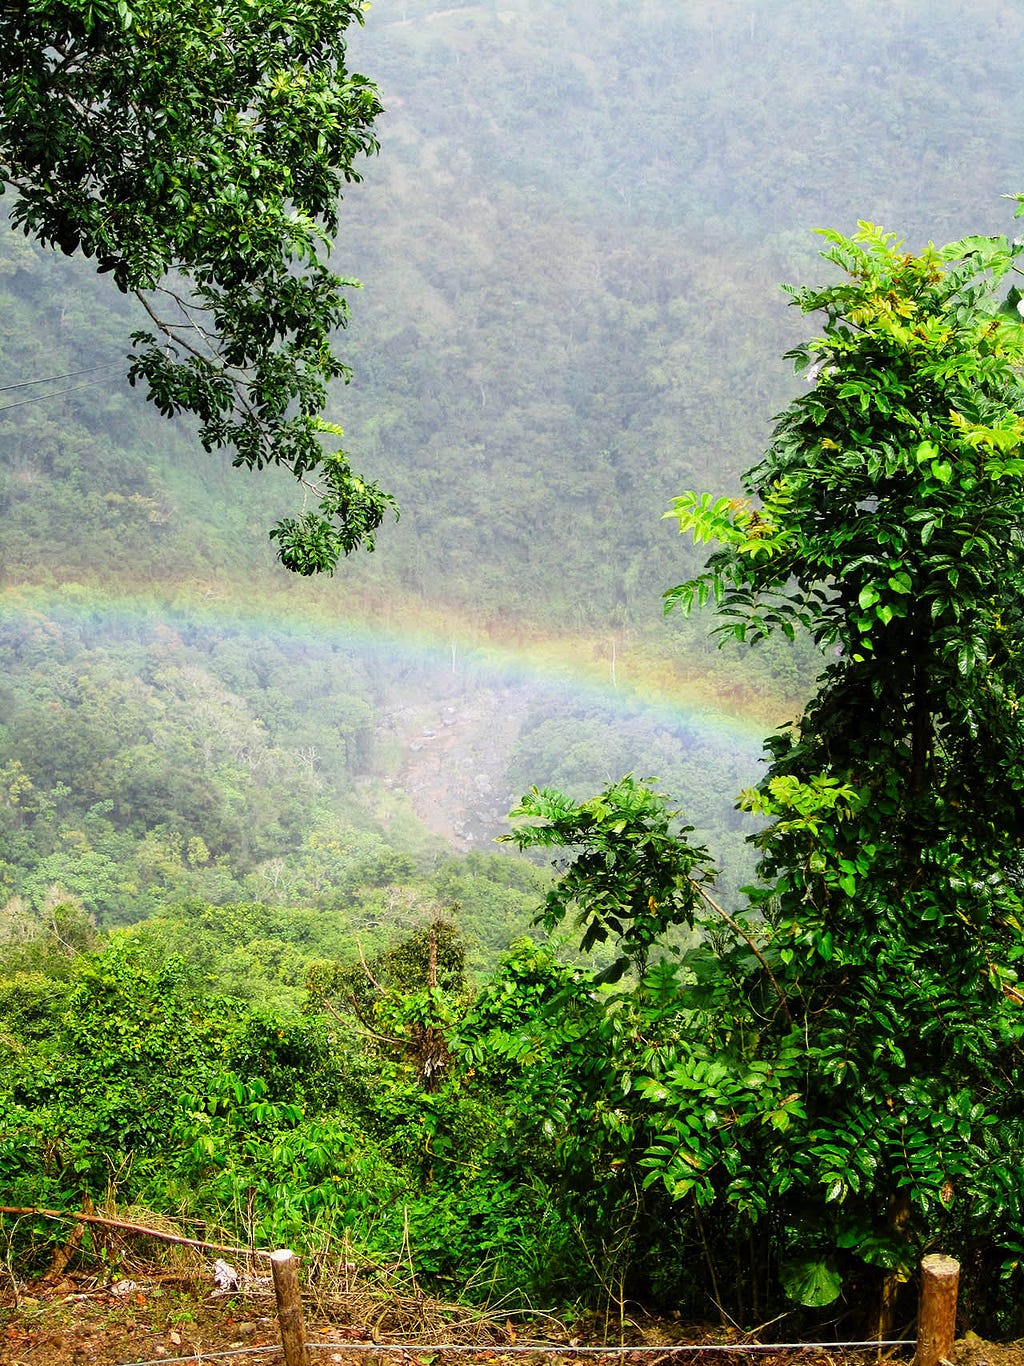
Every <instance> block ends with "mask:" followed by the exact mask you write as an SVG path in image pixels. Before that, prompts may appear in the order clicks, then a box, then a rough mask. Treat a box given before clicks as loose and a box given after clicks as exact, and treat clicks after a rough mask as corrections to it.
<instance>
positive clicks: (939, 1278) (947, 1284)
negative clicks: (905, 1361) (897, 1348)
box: [914, 1252, 960, 1366]
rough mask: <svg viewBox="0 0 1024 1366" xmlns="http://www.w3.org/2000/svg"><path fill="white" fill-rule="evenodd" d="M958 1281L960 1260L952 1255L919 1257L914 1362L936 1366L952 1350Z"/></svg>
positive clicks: (938, 1254) (920, 1365)
mask: <svg viewBox="0 0 1024 1366" xmlns="http://www.w3.org/2000/svg"><path fill="white" fill-rule="evenodd" d="M959 1284H960V1263H959V1262H957V1261H954V1260H953V1258H952V1257H944V1256H943V1255H942V1254H941V1253H938V1252H934V1253H932V1254H931V1255H930V1256H928V1257H925V1258H923V1259H922V1261H921V1298H920V1300H919V1302H918V1310H917V1351H916V1352H915V1353H914V1366H938V1363H939V1362H940V1361H942V1360H946V1359H948V1357H949V1354H950V1352H951V1351H952V1350H953V1340H954V1338H955V1337H956V1294H957V1289H958V1287H959Z"/></svg>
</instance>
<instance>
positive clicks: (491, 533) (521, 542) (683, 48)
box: [339, 0, 1024, 623]
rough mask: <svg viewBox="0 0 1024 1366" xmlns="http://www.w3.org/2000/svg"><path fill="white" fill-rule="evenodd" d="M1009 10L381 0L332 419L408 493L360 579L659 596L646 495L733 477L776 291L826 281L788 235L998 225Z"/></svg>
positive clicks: (496, 596) (590, 612) (770, 373)
mask: <svg viewBox="0 0 1024 1366" xmlns="http://www.w3.org/2000/svg"><path fill="white" fill-rule="evenodd" d="M1021 26H1022V16H1021V14H1020V12H1019V11H1018V10H1016V9H1015V8H1014V7H1012V6H1008V5H1003V4H991V5H990V4H982V5H980V6H978V7H974V8H972V10H971V12H970V14H969V15H965V14H964V12H963V10H962V8H961V7H958V6H952V5H945V4H939V5H925V4H914V3H907V4H902V5H887V4H883V3H862V4H841V5H832V6H826V7H822V6H820V5H814V4H811V3H804V2H802V0H800V2H795V0H789V2H788V3H784V4H778V3H761V4H754V3H742V4H741V3H729V4H719V5H708V4H705V3H696V2H695V3H675V2H673V3H666V2H665V0H642V3H639V4H637V5H632V6H630V7H629V8H628V10H623V8H622V7H621V6H618V5H614V4H611V3H602V2H601V0H597V2H596V3H593V4H585V5H584V4H575V5H574V4H565V3H560V2H558V0H519V3H516V0H509V3H504V0H501V2H500V3H499V2H498V0H495V3H490V4H465V5H454V6H449V5H440V4H437V5H435V4H430V3H422V0H413V2H412V3H409V4H405V3H401V2H400V0H378V3H376V4H375V5H374V6H373V8H372V10H371V11H370V13H369V16H368V20H367V25H366V29H365V31H364V32H362V33H361V34H360V35H358V37H357V39H356V51H357V56H358V59H359V61H360V62H361V63H362V64H363V65H364V66H365V67H366V68H368V69H372V70H374V71H375V73H376V74H377V76H378V79H379V80H380V81H381V83H382V86H383V90H384V95H385V104H386V106H387V107H388V113H387V114H386V116H385V118H384V120H383V121H382V143H383V149H382V153H381V156H380V158H379V164H377V165H374V166H372V167H370V169H369V174H368V176H367V180H366V183H365V185H364V186H362V187H360V188H358V189H357V190H355V191H353V192H352V193H351V194H350V196H349V199H348V203H347V207H346V217H345V245H344V251H343V259H344V260H345V262H346V266H348V265H349V264H352V265H354V267H355V270H356V273H357V274H358V275H359V276H360V278H362V279H363V280H364V281H365V283H366V290H365V293H364V295H363V296H361V297H359V298H358V299H357V300H356V302H355V307H354V318H353V325H352V343H353V349H352V353H351V354H352V360H353V364H354V366H355V369H356V375H357V382H356V384H355V385H354V387H353V389H352V390H351V392H350V393H347V394H345V395H343V396H341V399H340V401H339V414H341V413H344V414H345V422H346V425H347V427H348V431H349V436H350V438H351V442H352V446H353V448H355V449H358V450H359V451H360V452H361V453H365V458H366V459H367V460H369V461H370V462H371V466H372V469H373V472H374V474H376V475H379V477H380V478H381V479H382V480H383V481H384V482H385V483H386V484H388V485H389V486H393V487H394V488H395V489H396V491H397V492H398V494H399V495H400V499H401V502H402V505H403V508H404V510H405V514H404V520H403V523H402V524H401V525H400V527H399V528H397V529H396V530H395V531H394V532H393V533H391V534H389V535H388V536H386V538H385V542H384V546H385V552H386V553H385V554H384V555H382V556H381V557H380V559H379V561H378V562H377V563H375V564H373V565H372V566H370V567H369V570H370V572H372V573H373V574H374V575H375V576H376V575H379V576H381V580H382V581H385V582H388V583H392V584H394V585H395V586H396V587H398V588H400V589H401V588H407V589H413V590H415V591H426V592H427V593H428V594H430V595H431V596H432V597H442V598H445V599H446V600H449V601H451V600H455V601H457V602H459V603H460V605H464V606H465V607H466V608H467V609H469V610H476V611H478V612H481V613H482V614H483V615H484V616H485V617H486V616H499V615H501V614H504V613H507V612H510V611H511V612H515V613H517V614H525V615H527V616H529V617H535V616H537V615H539V614H543V615H546V616H549V617H554V618H555V619H557V620H559V621H561V622H563V623H564V622H571V621H575V620H581V621H586V622H602V623H603V622H607V621H609V620H612V621H615V620H622V619H623V618H625V619H628V620H630V621H631V622H634V623H635V622H636V621H638V620H647V619H648V618H652V619H653V618H654V617H656V615H657V596H658V593H659V592H660V591H661V589H662V587H663V586H664V585H665V584H666V583H668V582H674V581H675V577H674V576H677V575H678V574H679V567H680V563H681V561H682V560H683V558H684V556H685V554H686V552H685V550H684V548H683V547H682V545H681V544H680V543H679V542H678V541H676V540H674V539H673V538H672V537H671V536H668V535H666V528H665V527H664V526H662V525H660V523H659V521H658V516H659V514H660V512H661V511H662V510H663V508H664V506H665V504H666V503H667V500H668V499H669V498H670V497H671V496H673V495H674V494H675V493H677V492H679V491H680V490H681V489H683V488H688V487H693V486H710V487H721V488H723V489H726V490H727V489H728V488H730V487H731V486H732V484H733V482H734V480H735V478H736V476H737V473H738V471H739V470H740V469H742V468H743V467H744V466H745V465H746V463H747V462H748V460H749V459H750V458H752V457H753V456H754V455H755V454H756V452H757V451H758V450H759V449H760V447H761V446H762V444H763V442H764V439H765V435H766V432H767V429H768V422H769V419H770V417H771V415H772V414H773V413H774V412H775V411H777V410H778V409H779V408H780V407H781V406H782V404H783V403H784V401H785V400H786V398H787V397H788V395H789V394H791V393H792V392H793V388H794V380H793V377H792V375H791V372H790V370H789V367H788V365H787V363H786V362H784V361H783V360H782V358H781V357H782V353H783V352H784V351H785V349H786V348H787V346H788V345H790V344H791V343H792V341H793V340H794V338H795V337H796V336H797V335H798V329H799V327H800V324H799V321H798V320H797V319H795V318H793V317H790V316H789V315H788V314H787V312H786V307H785V300H784V297H783V295H782V294H781V293H780V291H779V288H778V286H779V284H780V282H783V281H787V280H790V281H795V280H799V279H801V278H806V277H807V276H808V274H811V275H819V274H820V272H821V267H820V266H819V265H818V264H817V263H816V262H815V260H814V252H815V249H816V244H815V241H814V239H813V237H812V234H811V229H812V228H814V227H818V226H832V225H835V226H838V227H840V228H843V229H845V228H848V227H851V226H852V225H853V223H854V222H855V220H856V219H858V218H870V219H873V220H874V221H876V222H882V223H884V224H885V225H886V226H888V227H892V228H895V229H897V230H899V231H901V232H905V233H906V234H907V235H908V237H909V238H910V239H911V240H912V241H913V242H921V241H923V240H926V239H927V238H928V237H933V238H934V239H935V240H937V241H939V240H946V239H947V238H949V237H955V236H957V235H959V234H962V233H965V232H969V231H984V230H989V229H991V230H1004V229H1005V228H1006V227H1007V225H1008V223H1009V222H1010V213H1009V206H1007V205H1004V204H1001V203H1000V202H999V200H998V196H999V194H1001V193H1003V192H1007V191H1012V190H1014V189H1015V188H1017V186H1018V180H1019V176H1020V169H1019V168H1020V167H1021V165H1022V164H1024V157H1022V153H1024V145H1022V137H1021V133H1020V129H1021V126H1022V124H1021V116H1022V114H1024V108H1022V92H1021V86H1020V82H1019V80H1018V78H1017V75H1016V72H1015V70H1014V69H1013V57H1012V55H1011V54H1013V53H1014V52H1015V51H1016V50H1017V47H1018V43H1019V40H1020V38H1021ZM412 452H415V453H416V456H415V458H410V453H412Z"/></svg>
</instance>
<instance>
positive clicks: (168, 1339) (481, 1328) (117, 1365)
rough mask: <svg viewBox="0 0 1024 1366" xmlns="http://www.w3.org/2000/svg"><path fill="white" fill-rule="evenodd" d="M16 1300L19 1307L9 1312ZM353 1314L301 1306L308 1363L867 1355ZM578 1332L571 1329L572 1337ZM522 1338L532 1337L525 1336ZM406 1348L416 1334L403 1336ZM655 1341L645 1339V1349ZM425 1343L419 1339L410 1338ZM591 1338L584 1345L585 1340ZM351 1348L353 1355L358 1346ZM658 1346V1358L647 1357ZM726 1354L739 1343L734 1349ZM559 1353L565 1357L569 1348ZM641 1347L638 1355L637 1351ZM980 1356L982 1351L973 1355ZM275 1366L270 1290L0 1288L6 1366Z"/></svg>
mask: <svg viewBox="0 0 1024 1366" xmlns="http://www.w3.org/2000/svg"><path fill="white" fill-rule="evenodd" d="M15 1298H16V1303H15ZM350 1317H351V1315H344V1314H339V1313H337V1311H335V1313H317V1310H315V1309H311V1307H310V1306H309V1305H307V1306H306V1337H307V1343H309V1346H310V1361H311V1363H313V1366H321V1363H324V1366H326V1363H344V1366H475V1363H481V1366H538V1363H541V1362H543V1363H545V1366H669V1363H670V1362H673V1361H674V1362H685V1363H687V1366H722V1362H724V1361H726V1362H729V1363H735V1366H739V1363H740V1362H747V1363H751V1366H752V1363H755V1362H756V1363H758V1366H855V1363H856V1366H864V1363H867V1362H868V1361H870V1362H872V1363H874V1359H875V1358H874V1355H872V1354H868V1355H867V1356H863V1355H862V1356H860V1358H856V1356H842V1355H841V1354H831V1352H829V1354H823V1352H821V1351H818V1350H804V1351H801V1352H786V1354H774V1352H759V1354H756V1355H755V1354H751V1355H745V1354H736V1355H729V1356H728V1358H722V1356H721V1355H720V1354H715V1352H709V1354H707V1355H703V1354H691V1352H688V1354H687V1355H685V1356H681V1355H674V1354H673V1352H672V1350H670V1347H672V1344H679V1343H681V1341H685V1343H688V1344H691V1346H698V1344H700V1343H702V1341H703V1343H709V1344H710V1333H707V1330H703V1329H702V1328H700V1326H698V1325H694V1326H691V1328H685V1326H683V1325H677V1324H661V1325H647V1326H646V1328H644V1329H643V1330H636V1332H635V1333H631V1337H632V1339H634V1343H635V1346H634V1348H629V1350H627V1351H624V1352H610V1351H609V1352H606V1354H605V1352H603V1351H601V1352H599V1354H594V1355H590V1354H587V1355H583V1354H579V1352H573V1351H572V1348H573V1347H579V1346H587V1341H586V1340H583V1341H582V1343H580V1341H578V1340H576V1339H569V1332H572V1329H558V1325H556V1324H553V1322H550V1321H549V1322H547V1324H545V1325H543V1328H542V1330H543V1336H545V1339H546V1340H545V1343H539V1341H537V1339H535V1337H534V1336H532V1333H534V1332H535V1330H537V1328H535V1326H534V1328H530V1326H524V1325H513V1324H512V1322H511V1321H507V1322H489V1324H486V1325H481V1324H475V1325H474V1330H472V1332H471V1333H468V1335H464V1333H461V1332H460V1330H459V1325H457V1324H453V1325H452V1330H451V1332H449V1333H438V1332H434V1333H433V1335H430V1336H433V1340H434V1341H437V1340H438V1337H444V1339H445V1340H446V1341H449V1343H451V1341H466V1343H468V1344H472V1346H474V1347H475V1350H474V1351H472V1352H466V1351H456V1350H448V1351H438V1350H436V1348H431V1350H423V1351H408V1350H403V1348H401V1347H400V1346H399V1344H397V1343H396V1341H395V1335H393V1333H386V1335H381V1337H380V1340H378V1341H375V1343H374V1344H373V1346H369V1343H370V1340H371V1337H373V1329H371V1328H370V1326H367V1325H366V1324H359V1322H351V1321H347V1318H350ZM578 1330H579V1329H578ZM527 1335H530V1336H527ZM403 1336H404V1337H406V1340H407V1341H408V1339H410V1337H415V1335H412V1333H410V1335H403ZM651 1339H654V1341H651ZM418 1340H422V1339H418ZM591 1341H593V1337H591ZM356 1344H359V1346H356ZM655 1344H661V1346H664V1347H665V1351H664V1352H662V1351H659V1350H653V1348H654V1347H655ZM732 1346H733V1347H737V1346H739V1343H733V1344H732ZM567 1348H568V1350H567ZM639 1348H642V1350H639ZM982 1348H984V1351H982ZM1008 1351H1010V1350H1009V1348H991V1350H990V1348H989V1344H980V1341H979V1340H975V1343H969V1344H967V1354H965V1355H963V1356H960V1358H957V1362H956V1366H1024V1352H1021V1351H1020V1350H1017V1354H1016V1356H1012V1358H1010V1356H1006V1355H999V1354H1005V1352H1008ZM212 1361H220V1362H231V1363H235V1362H238V1363H247V1362H255V1363H265V1366H279V1363H283V1362H284V1356H283V1352H281V1350H280V1339H279V1335H277V1320H276V1313H274V1302H273V1295H272V1294H270V1292H269V1291H262V1292H248V1294H244V1295H240V1294H238V1295H225V1294H223V1292H212V1291H209V1290H206V1288H205V1287H197V1285H195V1284H194V1283H188V1281H184V1280H182V1279H180V1277H179V1279H176V1277H168V1276H164V1277H160V1276H157V1277H147V1279H142V1277H141V1279H139V1280H127V1279H126V1280H123V1281H119V1283H115V1285H113V1287H111V1285H106V1287H91V1285H89V1283H87V1281H86V1280H85V1279H82V1280H79V1279H74V1280H64V1281H61V1283H59V1284H56V1285H51V1284H48V1285H35V1287H27V1288H20V1287H19V1291H18V1295H16V1296H15V1295H14V1294H12V1292H11V1291H10V1290H8V1294H7V1295H5V1296H4V1295H3V1290H1V1287H0V1362H3V1366H91V1363H96V1366H142V1363H145V1366H149V1363H158V1362H168V1363H171V1362H212Z"/></svg>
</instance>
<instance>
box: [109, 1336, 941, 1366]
mask: <svg viewBox="0 0 1024 1366" xmlns="http://www.w3.org/2000/svg"><path fill="white" fill-rule="evenodd" d="M916 1344H917V1339H916V1338H889V1339H886V1338H882V1339H879V1338H869V1339H859V1340H857V1341H854V1342H735V1343H725V1342H722V1343H714V1342H709V1343H703V1344H702V1343H679V1344H677V1345H676V1346H661V1347H648V1346H640V1347H624V1346H610V1347H572V1346H569V1345H568V1344H560V1343H557V1342H539V1343H536V1344H534V1346H532V1347H529V1346H524V1345H519V1344H516V1345H509V1346H502V1345H500V1344H493V1343H492V1344H490V1345H484V1346H481V1345H477V1346H468V1345H461V1344H459V1343H449V1342H440V1343H438V1342H435V1343H422V1342H387V1343H384V1342H343V1341H339V1342H307V1343H306V1344H305V1346H306V1351H307V1352H338V1353H339V1354H341V1353H345V1352H379V1353H384V1352H407V1353H414V1354H415V1353H423V1354H428V1353H429V1354H433V1355H436V1354H437V1353H440V1352H488V1353H491V1354H493V1355H495V1356H510V1355H513V1354H515V1353H519V1354H521V1355H531V1356H571V1355H577V1356H582V1355H590V1356H627V1355H632V1354H635V1353H645V1354H647V1355H650V1356H659V1357H662V1356H678V1355H680V1354H683V1355H685V1354H690V1355H693V1354H695V1353H699V1352H720V1353H732V1354H733V1355H736V1354H738V1353H744V1352H762V1353H765V1352H826V1353H827V1352H830V1351H832V1352H834V1351H838V1350H840V1349H843V1350H846V1351H849V1350H850V1349H859V1350H861V1351H872V1352H873V1351H877V1350H878V1349H879V1348H882V1347H914V1346H916ZM280 1351H281V1348H280V1347H279V1346H277V1345H274V1346H267V1347H231V1348H228V1349H226V1350H223V1351H219V1352H198V1353H196V1352H193V1353H191V1354H190V1355H189V1356H187V1357H154V1358H153V1359H152V1360H151V1361H126V1362H122V1366H180V1363H183V1362H188V1361H191V1362H202V1361H215V1360H217V1358H219V1357H235V1356H245V1355H250V1356H256V1355H257V1354H259V1353H262V1352H280Z"/></svg>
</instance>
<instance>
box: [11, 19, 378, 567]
mask: <svg viewBox="0 0 1024 1366" xmlns="http://www.w3.org/2000/svg"><path fill="white" fill-rule="evenodd" d="M362 14H363V6H362V5H360V4H355V3H350V2H349V0H334V3H331V4H327V5H324V4H305V5H303V4H295V3H293V0H288V3H285V4H282V3H278V2H277V0H268V3H266V4H263V5H261V6H257V7H254V6H253V5H252V4H237V3H234V0H226V3H222V4H218V5H215V6H213V7H211V6H208V5H203V6H195V5H168V4H166V3H164V2H163V0H156V3H149V2H148V0H141V3H133V4H131V5H129V4H127V3H125V0H118V3H110V4H103V5H96V4H93V3H76V2H75V0H71V3H67V2H66V0H56V2H55V3H52V4H49V3H48V4H42V5H36V6H33V7H31V8H27V9H26V8H23V7H21V8H18V7H15V8H6V9H5V10H4V11H3V15H2V17H0V51H2V52H3V58H2V65H0V175H2V180H0V184H2V185H3V186H5V187H6V188H8V189H10V190H13V193H14V206H13V212H12V223H13V224H14V225H15V226H19V227H22V228H23V229H24V231H25V232H26V234H29V235H31V236H33V237H34V238H36V239H37V240H38V241H39V242H41V243H43V244H44V245H53V246H57V247H59V248H60V249H61V250H62V251H63V252H65V253H66V254H68V255H70V254H72V253H74V252H79V251H80V252H82V253H83V254H84V255H85V256H87V257H90V258H94V259H95V261H96V265H97V268H98V270H99V271H100V272H101V273H103V272H110V273H111V275H112V278H113V280H114V283H115V284H116V285H117V287H118V288H119V289H120V290H122V291H123V292H126V293H127V292H131V293H133V294H135V296H136V297H137V299H138V300H139V302H140V303H141V305H142V308H143V310H144V312H145V314H146V315H147V316H148V320H149V324H150V325H151V327H152V328H153V329H154V330H153V331H139V332H136V333H135V334H134V338H133V339H134V342H135V352H134V356H133V359H132V362H131V367H130V370H129V376H130V379H131V382H132V383H133V384H134V383H136V382H137V381H139V380H142V381H144V382H145V383H146V385H147V386H148V390H149V397H150V398H151V399H152V401H153V402H154V403H155V404H156V406H157V407H158V408H159V409H160V411H161V412H162V413H164V414H166V415H171V414H173V413H178V412H187V413H191V414H194V415H195V417H196V418H198V420H199V423H200V438H201V440H202V442H203V445H204V446H205V447H206V448H207V449H208V450H210V449H214V448H220V447H225V446H226V447H230V448H232V450H233V452H234V460H235V464H237V465H245V466H247V467H249V468H250V469H262V468H263V467H264V466H266V465H270V464H274V465H281V466H284V467H285V468H287V469H288V470H290V471H291V473H292V474H293V475H294V476H295V477H296V478H297V479H299V480H300V481H301V482H303V483H304V484H306V486H307V487H309V486H310V485H309V477H310V476H313V475H316V474H319V477H320V479H321V481H322V482H321V489H320V491H319V493H320V502H319V508H318V510H317V511H316V512H309V511H305V512H303V513H302V515H301V516H300V517H298V518H287V519H285V520H283V521H282V522H280V523H278V525H277V526H276V527H275V529H274V531H273V532H272V535H273V536H274V537H275V538H276V539H277V542H278V548H279V554H280V557H281V559H282V561H283V562H284V564H285V565H287V566H288V567H289V568H291V569H295V570H297V571H298V572H299V573H301V574H310V573H315V572H318V571H320V570H327V571H330V570H332V569H333V568H334V566H335V564H336V563H337V560H338V558H339V557H340V556H341V555H342V554H343V553H344V554H347V553H348V552H349V551H351V550H352V549H354V548H355V546H357V545H359V544H360V543H361V542H362V543H365V544H367V545H368V546H369V547H370V548H371V549H372V547H373V533H374V531H375V530H376V529H377V527H379V525H380V523H381V521H382V520H383V518H384V515H385V513H386V511H387V510H388V508H389V507H391V506H393V503H392V500H391V499H390V498H389V497H388V496H387V495H385V494H383V493H381V492H380V490H378V489H377V488H376V487H375V486H374V485H371V484H367V483H364V482H363V481H362V480H361V479H359V478H358V477H356V476H355V475H354V474H353V473H352V471H351V469H350V467H349V464H348V461H347V459H346V457H345V455H344V453H343V452H341V451H338V452H337V453H335V454H334V455H326V454H325V452H324V450H323V447H322V445H321V435H322V434H324V433H331V432H338V429H337V428H336V427H334V426H332V425H331V424H327V423H325V422H324V421H323V418H322V414H323V410H324V406H325V403H326V401H327V384H328V383H329V381H331V380H334V379H338V378H342V377H345V378H347V377H348V370H347V368H346V367H345V365H344V364H343V363H342V362H341V360H340V359H339V358H338V357H337V356H336V355H335V354H334V352H333V350H332V345H333V340H332V333H333V332H334V330H335V329H337V328H338V327H340V326H341V325H343V324H344V322H345V318H346V314H347V306H346V303H345V299H344V294H343V291H344V288H345V286H346V284H351V283H352V282H351V281H344V280H342V279H340V278H339V277H338V276H337V275H335V274H334V273H333V272H332V270H331V269H330V267H329V265H328V264H327V263H326V261H325V259H323V258H324V256H325V255H326V251H327V249H328V248H329V247H330V244H331V241H332V239H333V237H334V235H335V233H336V231H337V209H338V200H339V197H340V194H341V190H342V187H343V186H344V185H345V184H346V183H347V182H351V181H352V180H355V179H358V172H357V169H356V160H357V158H358V157H359V156H360V155H364V154H368V153H370V152H373V151H375V150H376V147H377V143H376V140H375V138H374V136H373V133H372V126H373V121H374V119H375V118H376V116H377V115H378V114H379V113H380V112H381V106H380V102H379V99H378V97H377V91H376V89H375V88H374V87H373V86H372V85H371V84H370V83H369V82H368V81H367V80H366V79H365V78H364V77H362V76H359V75H357V74H351V73H350V72H349V70H348V68H347V66H346V55H347V54H346V44H345V37H346V30H347V29H348V27H349V25H350V24H352V23H353V22H361V20H362Z"/></svg>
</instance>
